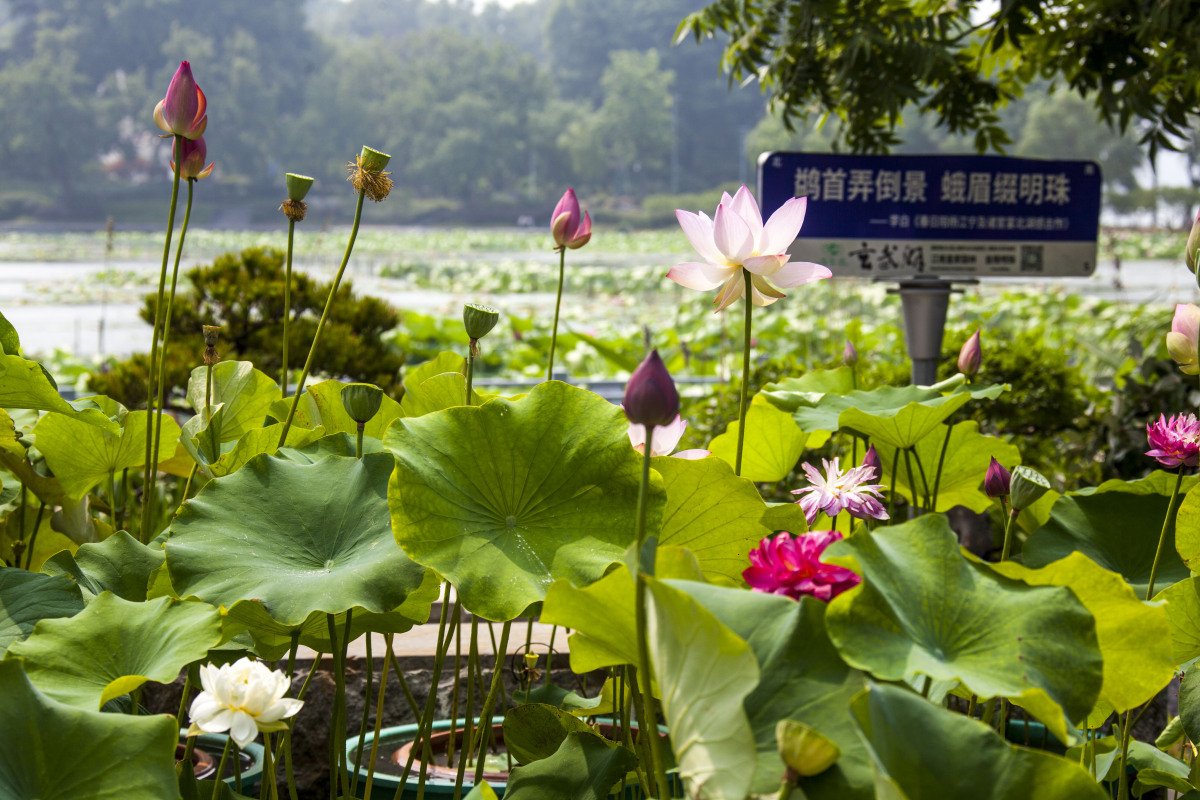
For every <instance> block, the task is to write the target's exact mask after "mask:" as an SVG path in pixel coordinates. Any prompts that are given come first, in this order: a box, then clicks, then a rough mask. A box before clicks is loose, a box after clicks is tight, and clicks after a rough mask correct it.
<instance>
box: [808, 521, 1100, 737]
mask: <svg viewBox="0 0 1200 800" xmlns="http://www.w3.org/2000/svg"><path fill="white" fill-rule="evenodd" d="M847 556H849V558H847ZM825 560H826V561H830V562H834V563H840V564H843V565H845V566H850V567H851V568H853V569H855V570H856V571H857V572H859V573H860V574H861V575H862V576H863V582H862V584H861V585H859V586H858V587H856V588H855V589H852V590H851V591H849V592H846V593H845V594H843V595H840V596H839V597H836V598H834V600H833V601H832V602H831V603H830V604H829V609H828V611H827V613H826V617H825V623H826V627H827V629H828V631H829V638H830V639H832V640H833V643H834V644H835V645H836V646H837V648H838V652H840V653H841V655H842V657H843V658H844V659H845V660H846V661H847V663H849V664H850V665H851V666H855V667H858V668H859V669H861V670H864V671H866V672H869V673H871V674H872V675H874V676H876V677H878V678H880V679H882V680H888V681H901V680H909V679H911V678H913V677H915V676H916V675H918V674H923V675H927V676H929V677H930V678H933V679H934V680H959V681H961V682H962V683H963V684H964V685H965V686H966V687H967V689H968V691H970V692H972V693H973V694H975V695H976V696H978V697H981V698H987V697H995V696H1000V697H1007V698H1009V699H1011V700H1013V701H1014V702H1015V703H1018V704H1019V705H1020V706H1021V707H1022V708H1025V709H1026V710H1028V711H1029V712H1030V713H1032V714H1033V715H1034V716H1036V717H1037V718H1038V719H1039V720H1041V721H1042V722H1044V723H1046V725H1047V727H1048V728H1049V729H1050V730H1051V732H1052V733H1054V734H1055V736H1057V737H1058V738H1059V739H1060V740H1065V739H1066V737H1067V727H1066V722H1065V720H1064V718H1063V715H1064V712H1065V714H1066V717H1068V718H1069V719H1071V720H1081V719H1083V718H1084V717H1085V716H1087V714H1088V712H1089V711H1091V709H1092V706H1093V705H1094V704H1095V702H1096V699H1097V696H1098V695H1099V692H1100V684H1101V670H1102V660H1101V655H1100V647H1099V644H1098V642H1097V639H1096V623H1095V620H1094V619H1093V618H1092V615H1091V613H1090V612H1088V610H1087V608H1085V607H1084V606H1083V604H1082V603H1080V602H1079V600H1077V599H1076V598H1075V596H1074V594H1072V593H1071V590H1070V589H1068V588H1066V587H1065V586H1028V585H1026V584H1024V583H1022V582H1020V581H1015V580H1012V579H1010V578H1005V577H1003V576H1000V575H997V574H996V573H994V572H992V571H990V570H989V569H988V568H987V567H985V566H983V565H980V564H974V563H972V562H970V561H968V560H967V559H966V558H964V557H963V555H962V552H961V551H960V550H959V547H958V540H957V538H956V537H955V535H954V532H953V531H951V530H950V526H949V524H948V523H947V522H946V518H945V517H944V516H943V515H941V514H926V515H925V516H923V517H918V518H917V519H915V520H913V521H912V522H908V523H905V524H903V525H896V526H894V527H887V528H878V529H876V530H874V531H864V532H861V533H858V534H855V535H854V536H852V537H850V538H849V539H845V540H843V541H841V542H837V543H835V544H834V545H832V546H831V547H830V549H829V550H828V551H826V557H825Z"/></svg>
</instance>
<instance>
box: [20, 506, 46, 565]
mask: <svg viewBox="0 0 1200 800" xmlns="http://www.w3.org/2000/svg"><path fill="white" fill-rule="evenodd" d="M44 513H46V501H45V500H40V501H39V504H38V513H37V516H36V517H34V518H33V533H31V534H30V535H29V552H28V553H26V555H25V569H27V570H31V569H33V553H34V549H35V548H34V545H36V544H37V538H38V531H40V530H41V529H42V515H43V514H44Z"/></svg>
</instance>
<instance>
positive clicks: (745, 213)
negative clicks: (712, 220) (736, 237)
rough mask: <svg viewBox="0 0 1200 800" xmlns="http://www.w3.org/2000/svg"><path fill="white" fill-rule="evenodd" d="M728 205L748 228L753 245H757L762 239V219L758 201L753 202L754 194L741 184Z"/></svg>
mask: <svg viewBox="0 0 1200 800" xmlns="http://www.w3.org/2000/svg"><path fill="white" fill-rule="evenodd" d="M729 207H730V209H731V210H732V211H733V213H735V214H737V215H738V216H739V217H741V218H742V221H743V222H745V223H746V227H748V228H749V229H750V236H751V238H752V239H753V240H754V246H755V247H757V245H758V244H759V243H760V241H761V240H762V232H763V221H762V212H760V211H759V210H758V203H757V202H755V200H754V195H753V194H751V193H750V190H749V189H747V188H746V187H745V186H744V185H743V186H742V188H740V189H738V190H737V194H735V195H734V196H733V201H732V202H731V203H730V206H729ZM760 252H763V251H760Z"/></svg>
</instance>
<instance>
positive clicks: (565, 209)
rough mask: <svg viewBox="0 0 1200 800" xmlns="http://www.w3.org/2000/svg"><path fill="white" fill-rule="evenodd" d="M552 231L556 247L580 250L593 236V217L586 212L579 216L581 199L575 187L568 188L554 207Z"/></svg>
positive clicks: (551, 222) (551, 217)
mask: <svg viewBox="0 0 1200 800" xmlns="http://www.w3.org/2000/svg"><path fill="white" fill-rule="evenodd" d="M550 232H551V233H552V234H553V235H554V249H555V250H559V249H561V248H563V247H566V248H568V249H570V250H578V249H579V248H580V247H583V246H584V245H585V244H587V243H588V241H590V240H591V238H592V218H591V217H589V216H588V215H587V212H584V214H583V216H582V218H581V217H580V216H579V200H577V199H576V197H575V190H574V189H567V191H566V192H564V193H563V196H562V198H561V199H559V201H558V205H556V206H555V207H554V213H553V214H552V215H551V216H550Z"/></svg>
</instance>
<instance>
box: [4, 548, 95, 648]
mask: <svg viewBox="0 0 1200 800" xmlns="http://www.w3.org/2000/svg"><path fill="white" fill-rule="evenodd" d="M82 610H83V598H82V597H81V596H80V594H79V587H78V586H76V585H75V584H73V583H71V580H70V578H65V577H62V576H59V577H50V576H49V575H42V574H41V573H38V572H26V571H25V570H23V569H3V568H0V654H3V653H4V651H5V650H7V649H8V646H9V645H10V644H12V643H13V642H18V641H20V640H22V639H24V638H25V637H26V636H28V635H29V634H30V633H32V632H33V626H34V625H36V624H37V623H38V621H39V620H43V619H53V618H58V617H71V616H74V615H75V614H78V613H79V612H80V611H82Z"/></svg>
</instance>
